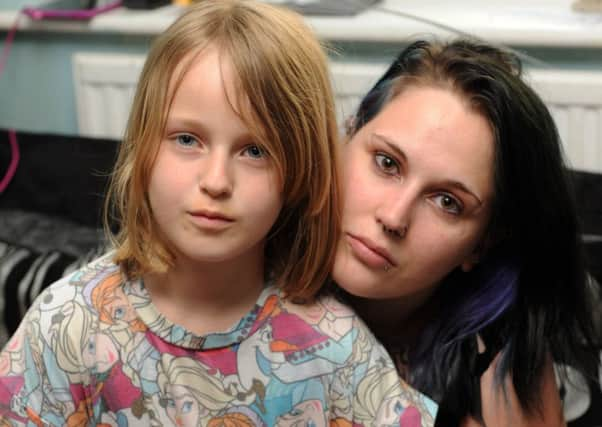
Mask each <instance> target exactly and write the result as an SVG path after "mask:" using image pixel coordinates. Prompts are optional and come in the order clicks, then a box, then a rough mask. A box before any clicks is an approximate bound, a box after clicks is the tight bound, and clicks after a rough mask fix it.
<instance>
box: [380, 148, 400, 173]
mask: <svg viewBox="0 0 602 427" xmlns="http://www.w3.org/2000/svg"><path fill="white" fill-rule="evenodd" d="M374 162H375V163H376V167H378V168H379V169H380V170H381V171H382V172H384V173H386V174H387V175H397V174H399V172H400V167H399V163H397V160H395V159H394V158H393V157H390V156H388V155H386V154H384V153H376V154H375V155H374Z"/></svg>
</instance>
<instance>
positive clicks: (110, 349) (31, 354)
mask: <svg viewBox="0 0 602 427" xmlns="http://www.w3.org/2000/svg"><path fill="white" fill-rule="evenodd" d="M436 409H437V408H436V405H435V404H434V403H433V402H432V401H431V400H429V399H428V398H426V397H425V396H423V395H421V394H420V393H418V392H417V391H415V390H413V389H412V388H410V387H409V386H407V385H406V384H405V383H403V382H401V381H400V380H399V377H398V375H397V373H396V371H395V368H394V365H393V363H392V361H391V359H390V358H389V356H388V355H387V353H386V351H385V350H384V349H383V347H382V346H381V345H380V344H378V343H377V342H376V340H375V338H374V337H373V335H372V334H371V333H370V332H369V331H368V329H367V328H366V326H365V325H364V324H363V323H362V322H361V321H360V320H359V318H358V317H357V316H356V315H355V314H354V313H353V312H352V311H351V310H350V309H349V308H347V307H346V306H344V305H343V304H341V303H340V302H338V301H336V300H335V299H334V298H332V297H322V298H320V299H319V300H318V301H316V302H315V303H312V304H307V305H297V304H294V303H292V302H290V301H289V300H285V299H283V298H281V296H280V292H279V291H278V289H276V288H274V287H269V286H268V287H266V288H265V289H264V290H263V292H262V293H261V295H260V296H259V298H258V300H257V302H256V305H255V307H254V308H253V309H252V310H251V311H250V312H249V313H248V314H247V315H246V316H244V318H242V319H241V320H240V321H239V322H238V323H237V324H236V325H235V326H234V327H232V328H231V329H230V330H228V331H225V332H222V333H212V334H207V335H203V336H199V335H195V334H194V333H191V332H190V331H187V330H186V329H184V328H183V327H181V326H178V325H176V324H173V323H171V322H170V321H169V320H167V319H166V318H165V317H164V316H163V315H161V313H159V312H158V311H157V309H156V308H155V306H154V305H153V304H152V302H151V299H150V296H149V294H148V292H147V290H146V289H145V287H144V284H143V282H142V281H140V280H138V281H127V280H124V279H123V276H122V274H121V273H120V271H119V268H118V267H117V266H116V265H115V264H114V263H113V262H112V261H111V258H110V256H105V257H103V258H100V259H98V260H96V261H95V262H93V263H91V264H89V265H88V266H86V267H84V268H83V269H81V270H79V271H77V272H75V273H74V274H71V275H70V276H69V277H66V278H64V279H62V280H60V281H58V282H56V283H55V284H53V285H52V286H50V287H49V288H48V289H46V290H45V291H44V292H43V293H42V294H41V295H40V296H39V297H38V298H37V299H36V301H35V303H34V304H33V305H32V307H31V308H30V309H29V311H28V313H27V315H26V317H25V319H24V320H23V322H22V323H21V325H20V327H19V329H18V331H17V332H16V333H15V335H14V336H13V337H12V338H11V340H10V341H9V342H8V344H7V345H6V347H5V348H4V350H3V351H2V353H0V420H1V421H2V422H3V423H4V424H2V423H0V425H28V426H91V425H95V426H168V425H174V426H209V427H220V426H249V427H250V426H254V427H259V426H307V427H325V426H348V427H361V426H366V427H367V426H401V425H403V426H404V427H406V426H410V427H421V426H422V427H425V426H430V425H432V424H433V420H434V416H435V412H436ZM404 414H405V415H404ZM410 415H411V416H410ZM403 420H412V421H411V422H410V423H408V422H407V421H406V422H403Z"/></svg>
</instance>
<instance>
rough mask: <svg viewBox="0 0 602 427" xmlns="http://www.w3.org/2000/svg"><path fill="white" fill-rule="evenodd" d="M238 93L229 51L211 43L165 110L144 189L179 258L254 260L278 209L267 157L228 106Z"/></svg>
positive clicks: (278, 197)
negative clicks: (223, 52)
mask: <svg viewBox="0 0 602 427" xmlns="http://www.w3.org/2000/svg"><path fill="white" fill-rule="evenodd" d="M227 95H228V96H227ZM235 95H236V94H235V93H234V85H233V80H232V70H231V67H230V63H229V61H228V59H227V58H225V57H224V55H220V52H219V51H218V50H217V49H215V48H212V47H208V48H206V49H205V50H204V51H203V52H202V53H201V54H200V55H199V56H198V57H197V58H195V59H194V61H193V63H192V66H191V67H190V68H189V70H188V71H187V72H186V73H185V75H184V78H183V80H182V82H181V84H180V86H179V87H178V89H177V91H176V92H175V95H174V99H173V102H172V105H171V107H170V109H169V112H168V116H167V123H166V129H165V135H164V136H163V139H162V141H161V145H160V147H159V152H158V154H157V159H156V161H155V164H154V166H153V170H152V173H151V179H150V185H149V191H148V197H149V200H150V204H151V207H152V211H153V215H154V219H155V221H156V223H157V224H158V226H159V228H160V230H161V232H162V235H163V237H164V238H165V239H166V240H167V241H168V242H169V243H170V246H171V247H172V248H175V251H176V258H177V259H178V260H180V261H182V260H187V261H192V262H195V263H197V264H198V263H218V262H228V263H231V262H233V261H237V260H241V261H244V260H246V261H247V262H252V263H253V262H255V261H257V258H258V257H262V256H263V244H264V241H265V238H266V236H267V234H268V232H269V230H270V228H271V227H272V225H273V224H274V222H275V221H276V219H277V217H278V214H279V213H280V209H281V206H282V196H281V185H280V183H279V180H278V178H277V175H276V172H275V170H274V167H273V164H272V160H271V159H270V158H269V157H268V156H267V155H266V153H265V151H264V150H263V148H262V141H254V140H253V139H252V136H251V134H250V132H249V130H248V129H247V126H246V125H245V124H244V122H243V121H242V120H241V119H240V117H239V116H238V115H237V114H236V112H235V111H234V110H233V108H232V105H231V103H230V102H232V103H233V104H234V105H236V103H237V101H238V99H237V98H236V96H235ZM249 259H251V260H250V261H249ZM259 261H261V260H259Z"/></svg>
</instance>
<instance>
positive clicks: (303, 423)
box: [276, 399, 328, 427]
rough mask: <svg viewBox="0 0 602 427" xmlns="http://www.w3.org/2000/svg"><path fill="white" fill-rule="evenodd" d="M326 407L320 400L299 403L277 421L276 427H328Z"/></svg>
mask: <svg viewBox="0 0 602 427" xmlns="http://www.w3.org/2000/svg"><path fill="white" fill-rule="evenodd" d="M324 412H325V411H324V407H323V405H322V402H321V401H320V400H318V399H311V400H305V401H303V402H299V403H297V404H296V405H295V407H294V408H293V409H291V410H290V411H289V412H288V413H287V414H284V415H281V416H280V417H278V419H277V420H276V427H327V426H328V422H327V420H326V416H325V415H324Z"/></svg>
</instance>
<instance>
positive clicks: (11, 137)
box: [0, 129, 19, 194]
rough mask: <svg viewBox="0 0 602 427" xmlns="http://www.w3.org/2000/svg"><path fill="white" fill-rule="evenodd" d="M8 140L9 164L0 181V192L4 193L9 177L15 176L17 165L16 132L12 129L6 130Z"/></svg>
mask: <svg viewBox="0 0 602 427" xmlns="http://www.w3.org/2000/svg"><path fill="white" fill-rule="evenodd" d="M8 142H9V143H10V152H11V158H10V164H9V165H8V169H7V170H6V173H5V174H4V177H3V178H2V181H0V194H1V193H4V190H6V187H8V184H10V181H11V179H13V176H15V173H16V172H17V166H18V165H19V144H18V143H17V134H16V132H15V131H14V130H13V129H10V130H9V131H8Z"/></svg>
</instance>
